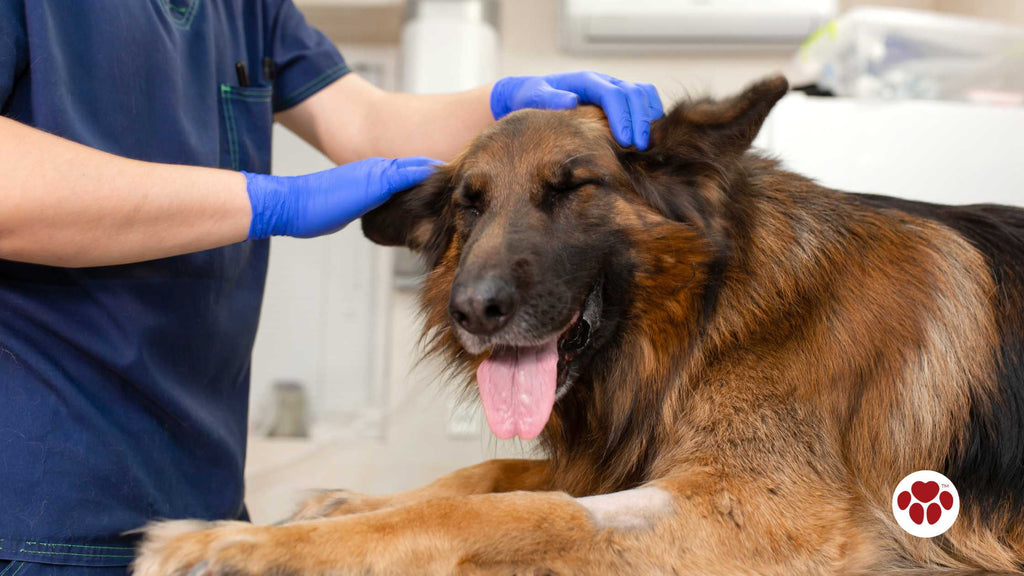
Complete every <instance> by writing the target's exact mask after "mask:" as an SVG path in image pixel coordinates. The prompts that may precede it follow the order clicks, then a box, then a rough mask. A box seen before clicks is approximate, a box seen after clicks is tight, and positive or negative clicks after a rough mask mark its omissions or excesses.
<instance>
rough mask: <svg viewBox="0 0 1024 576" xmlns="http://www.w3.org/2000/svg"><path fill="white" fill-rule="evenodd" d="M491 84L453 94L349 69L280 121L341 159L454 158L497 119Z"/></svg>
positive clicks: (332, 155)
mask: <svg viewBox="0 0 1024 576" xmlns="http://www.w3.org/2000/svg"><path fill="white" fill-rule="evenodd" d="M490 93H491V86H489V85H488V86H481V87H480V88H475V89H473V90H467V91H465V92H456V93H451V94H426V95H423V94H402V93H395V92H386V91H383V90H380V89H379V88H376V87H374V86H373V85H372V84H370V83H369V82H367V81H366V80H364V79H362V78H360V77H359V76H357V75H355V74H349V75H348V76H345V77H344V78H342V79H341V80H338V81H337V82H335V83H333V84H331V85H330V86H328V87H327V88H325V89H323V90H322V91H320V92H319V93H317V94H315V95H313V96H312V97H310V98H309V99H307V100H306V101H305V102H303V103H302V104H299V105H298V106H296V107H294V108H292V109H290V110H287V111H285V112H282V113H281V114H279V115H278V120H279V121H281V123H283V124H284V125H285V126H287V127H288V128H289V129H291V130H292V131H294V132H296V133H297V134H299V135H300V136H302V137H303V138H304V139H306V140H307V141H309V142H310V143H311V144H313V145H314V146H316V147H317V148H319V149H320V150H321V151H322V152H323V153H324V154H326V155H327V156H328V157H329V158H330V159H331V160H333V161H334V162H336V163H338V164H344V163H347V162H353V161H356V160H360V159H363V158H368V157H371V156H386V157H401V156H414V155H422V156H430V157H432V158H438V159H440V160H451V159H452V158H454V157H455V155H456V154H458V153H459V152H460V151H461V150H462V149H463V148H464V147H465V146H466V144H468V143H469V142H470V140H472V139H473V137H475V136H476V135H477V134H479V133H480V131H481V130H483V129H484V128H486V127H487V126H489V125H491V124H493V123H494V118H493V116H492V114H491V109H490V100H489V97H490Z"/></svg>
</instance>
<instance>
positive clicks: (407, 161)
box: [394, 156, 444, 168]
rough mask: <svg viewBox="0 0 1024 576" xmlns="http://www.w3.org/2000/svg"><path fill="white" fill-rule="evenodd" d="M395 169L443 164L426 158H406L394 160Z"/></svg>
mask: <svg viewBox="0 0 1024 576" xmlns="http://www.w3.org/2000/svg"><path fill="white" fill-rule="evenodd" d="M394 160H395V167H397V168H410V167H414V166H440V165H442V164H444V162H443V161H441V160H437V159H436V158H428V157H427V156H406V157H404V158H395V159H394Z"/></svg>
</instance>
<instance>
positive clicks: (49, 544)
mask: <svg viewBox="0 0 1024 576" xmlns="http://www.w3.org/2000/svg"><path fill="white" fill-rule="evenodd" d="M25 545H26V546H66V547H68V548H92V549H94V550H134V549H135V548H132V547H131V546H86V545H85V544H58V543H54V542H25Z"/></svg>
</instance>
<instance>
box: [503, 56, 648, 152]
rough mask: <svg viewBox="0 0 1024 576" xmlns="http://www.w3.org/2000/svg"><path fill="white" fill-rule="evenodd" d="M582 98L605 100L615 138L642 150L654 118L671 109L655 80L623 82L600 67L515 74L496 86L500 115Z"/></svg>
mask: <svg viewBox="0 0 1024 576" xmlns="http://www.w3.org/2000/svg"><path fill="white" fill-rule="evenodd" d="M579 104H597V105H599V106H601V108H603V109H604V113H605V116H607V117H608V124H609V125H610V126H611V129H612V135H614V136H615V140H616V141H617V142H618V143H619V144H621V145H622V146H626V147H628V146H630V145H635V146H636V147H637V148H639V149H640V150H644V149H646V148H647V145H648V143H650V138H651V122H653V121H654V120H657V119H658V118H661V117H662V116H663V115H664V114H665V112H664V110H663V109H662V106H661V98H659V97H658V91H657V89H655V88H654V86H652V85H651V84H634V83H632V82H623V81H622V80H619V79H617V78H612V77H611V76H608V75H606V74H599V73H597V72H567V73H564V74H551V75H549V76H510V77H508V78H502V79H501V80H498V82H496V83H495V84H494V88H493V89H492V90H491V113H493V114H494V119H495V120H500V119H501V118H502V117H504V116H505V115H506V114H509V113H510V112H515V111H516V110H520V109H522V108H545V109H548V110H565V109H568V108H575V107H576V106H577V105H579Z"/></svg>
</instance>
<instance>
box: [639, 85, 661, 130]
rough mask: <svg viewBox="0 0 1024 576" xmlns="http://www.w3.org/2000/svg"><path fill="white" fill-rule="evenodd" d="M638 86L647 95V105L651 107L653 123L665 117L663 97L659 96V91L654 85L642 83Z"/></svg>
mask: <svg viewBox="0 0 1024 576" xmlns="http://www.w3.org/2000/svg"><path fill="white" fill-rule="evenodd" d="M637 86H639V87H640V88H642V89H643V91H644V92H645V93H646V94H647V104H649V105H650V107H651V122H653V121H655V120H657V119H658V118H661V117H662V116H664V115H665V108H664V106H662V104H661V96H659V95H658V89H657V88H655V87H654V84H648V83H646V82H640V83H639V84H637Z"/></svg>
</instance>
